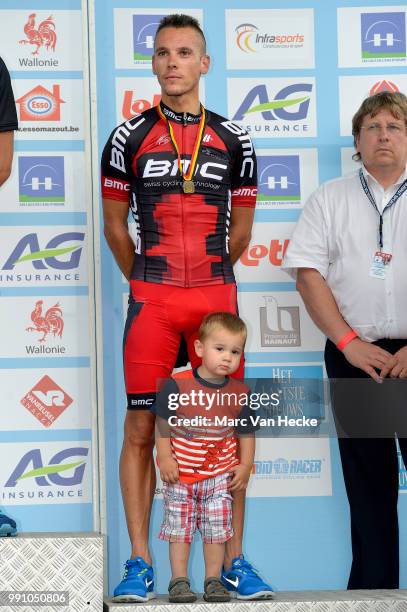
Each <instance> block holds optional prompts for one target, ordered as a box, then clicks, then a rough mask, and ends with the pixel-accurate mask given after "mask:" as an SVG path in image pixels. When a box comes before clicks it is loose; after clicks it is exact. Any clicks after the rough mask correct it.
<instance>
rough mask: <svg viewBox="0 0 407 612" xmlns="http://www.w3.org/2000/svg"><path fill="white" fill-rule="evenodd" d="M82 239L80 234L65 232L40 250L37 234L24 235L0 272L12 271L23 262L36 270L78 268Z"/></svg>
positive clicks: (82, 236) (83, 236)
mask: <svg viewBox="0 0 407 612" xmlns="http://www.w3.org/2000/svg"><path fill="white" fill-rule="evenodd" d="M84 238H85V234H83V233H82V232H65V233H63V234H58V235H57V236H54V237H53V238H51V240H49V241H48V243H47V244H46V245H45V246H44V248H41V247H40V242H39V239H38V234H36V233H34V232H33V233H31V234H26V235H25V236H23V237H22V238H21V239H20V240H19V241H18V244H17V245H16V246H15V247H14V249H13V251H12V252H11V254H10V255H9V256H8V257H7V260H6V261H5V263H4V264H3V266H2V270H13V269H14V267H15V266H17V265H18V264H20V263H24V262H31V263H32V265H33V267H34V268H35V269H36V270H47V269H48V268H54V269H55V270H73V269H74V268H78V267H79V262H80V258H81V253H82V247H83V245H82V243H83V240H84ZM72 242H74V243H75V244H72ZM67 243H68V244H69V246H68V245H67Z"/></svg>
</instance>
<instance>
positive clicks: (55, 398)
mask: <svg viewBox="0 0 407 612" xmlns="http://www.w3.org/2000/svg"><path fill="white" fill-rule="evenodd" d="M54 308H55V307H54ZM48 312H49V311H48ZM61 314H62V311H61ZM45 319H46V317H45ZM61 320H62V319H61ZM72 402H73V399H72V398H71V397H70V396H69V395H68V393H66V391H64V390H63V389H62V387H60V386H59V385H58V384H57V383H56V382H55V381H54V380H52V378H51V377H50V376H48V375H45V376H43V377H42V378H41V380H39V381H38V382H37V383H36V384H35V385H34V387H33V388H32V389H30V391H28V392H27V393H26V394H25V395H24V397H23V398H22V399H21V403H22V405H23V406H24V408H27V410H28V411H29V412H31V414H33V415H34V416H35V418H36V419H38V421H39V422H40V423H41V424H42V425H43V426H44V427H51V425H53V424H54V423H55V421H56V420H57V418H58V417H59V416H61V414H62V413H63V412H64V410H66V409H67V408H68V406H70V405H71V404H72Z"/></svg>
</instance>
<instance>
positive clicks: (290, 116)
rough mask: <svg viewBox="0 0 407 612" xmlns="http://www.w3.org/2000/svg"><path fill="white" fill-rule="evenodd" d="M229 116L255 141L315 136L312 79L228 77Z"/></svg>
mask: <svg viewBox="0 0 407 612" xmlns="http://www.w3.org/2000/svg"><path fill="white" fill-rule="evenodd" d="M227 88H228V117H229V118H230V119H231V120H232V121H234V122H235V123H238V124H239V125H241V126H242V127H244V128H245V129H246V130H247V131H248V132H249V134H250V135H251V136H253V137H254V138H301V137H309V136H316V135H317V124H316V101H315V100H316V96H315V79H314V78H312V77H303V76H297V77H284V78H271V79H268V78H258V79H253V78H250V79H246V78H240V79H239V78H229V79H228V80H227Z"/></svg>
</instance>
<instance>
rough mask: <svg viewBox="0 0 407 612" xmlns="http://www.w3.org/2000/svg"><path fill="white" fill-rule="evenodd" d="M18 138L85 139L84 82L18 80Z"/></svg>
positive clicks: (75, 80) (69, 80) (14, 84)
mask: <svg viewBox="0 0 407 612" xmlns="http://www.w3.org/2000/svg"><path fill="white" fill-rule="evenodd" d="M13 90H14V97H15V99H16V106H17V114H18V121H19V130H18V132H16V138H17V139H19V140H20V139H21V140H23V139H25V140H55V139H58V140H83V138H84V131H83V99H84V90H83V81H82V80H80V79H60V78H53V79H15V80H14V81H13Z"/></svg>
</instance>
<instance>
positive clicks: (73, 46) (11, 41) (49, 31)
mask: <svg viewBox="0 0 407 612" xmlns="http://www.w3.org/2000/svg"><path fill="white" fill-rule="evenodd" d="M0 37H1V43H2V49H1V55H2V58H3V59H4V61H5V62H6V65H7V67H8V69H9V70H41V71H42V70H47V71H48V70H53V71H58V70H82V69H83V60H82V16H81V11H74V10H72V11H59V10H54V9H53V10H52V11H51V10H36V9H33V10H30V9H26V10H24V11H21V10H12V11H7V10H4V11H2V12H1V20H0Z"/></svg>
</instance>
